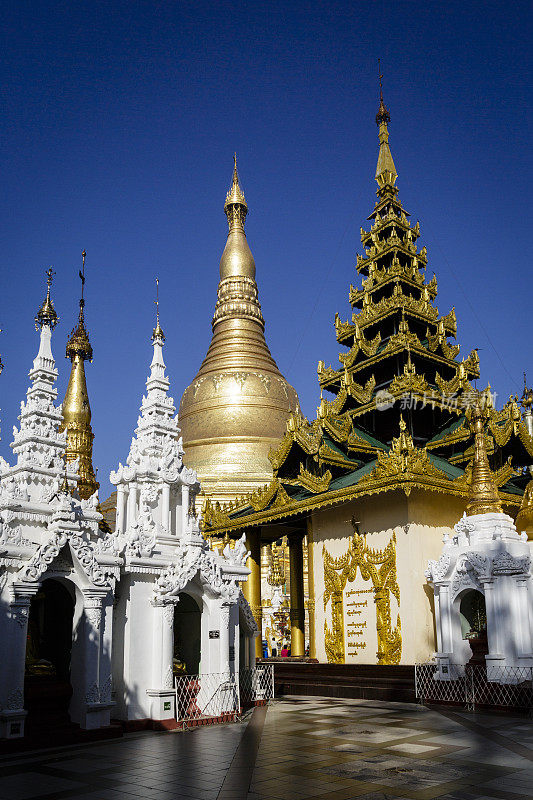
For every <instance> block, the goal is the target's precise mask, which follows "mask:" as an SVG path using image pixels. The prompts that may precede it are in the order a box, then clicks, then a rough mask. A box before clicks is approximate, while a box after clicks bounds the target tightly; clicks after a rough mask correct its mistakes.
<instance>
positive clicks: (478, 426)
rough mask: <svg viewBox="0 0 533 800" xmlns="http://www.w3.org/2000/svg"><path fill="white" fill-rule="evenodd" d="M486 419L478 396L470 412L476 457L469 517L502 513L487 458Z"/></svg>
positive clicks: (473, 460)
mask: <svg viewBox="0 0 533 800" xmlns="http://www.w3.org/2000/svg"><path fill="white" fill-rule="evenodd" d="M485 419H486V410H485V409H484V408H482V406H481V401H480V397H479V394H478V395H477V396H476V398H475V401H474V405H473V406H472V409H471V411H470V425H471V428H472V432H473V434H474V456H473V459H472V475H471V479H470V488H469V492H468V505H467V507H466V513H467V515H468V516H469V517H471V516H474V515H475V514H487V513H493V514H494V513H496V514H498V513H501V511H502V505H501V501H500V497H499V495H498V490H497V488H496V486H495V484H494V479H493V477H492V472H491V469H490V466H489V460H488V458H487V448H486V446H485Z"/></svg>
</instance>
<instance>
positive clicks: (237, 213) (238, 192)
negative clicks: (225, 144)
mask: <svg viewBox="0 0 533 800" xmlns="http://www.w3.org/2000/svg"><path fill="white" fill-rule="evenodd" d="M224 211H225V212H226V217H227V218H228V224H229V229H230V231H231V230H232V229H233V228H234V227H235V226H239V227H242V228H243V229H244V220H245V218H246V214H247V213H248V206H247V205H246V200H245V198H244V192H243V190H242V189H241V187H240V184H239V173H238V172H237V153H234V154H233V177H232V181H231V186H230V188H229V192H228V193H227V195H226V202H225V203H224Z"/></svg>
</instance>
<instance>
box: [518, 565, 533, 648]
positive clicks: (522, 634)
mask: <svg viewBox="0 0 533 800" xmlns="http://www.w3.org/2000/svg"><path fill="white" fill-rule="evenodd" d="M528 583H529V576H526V575H521V576H519V577H517V578H516V611H517V621H516V622H517V625H518V630H519V638H518V646H519V652H518V653H517V655H518V656H519V657H520V656H529V657H531V651H532V644H531V625H530V620H529V597H528Z"/></svg>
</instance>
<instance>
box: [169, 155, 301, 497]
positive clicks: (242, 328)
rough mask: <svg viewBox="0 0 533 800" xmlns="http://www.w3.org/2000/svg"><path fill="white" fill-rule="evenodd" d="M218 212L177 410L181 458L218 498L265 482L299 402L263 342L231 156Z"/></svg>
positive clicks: (242, 203)
mask: <svg viewBox="0 0 533 800" xmlns="http://www.w3.org/2000/svg"><path fill="white" fill-rule="evenodd" d="M224 211H225V213H226V216H227V219H228V224H229V233H228V239H227V242H226V246H225V248H224V252H223V253H222V258H221V259H220V283H219V284H218V298H217V302H216V305H215V313H214V316H213V323H212V326H213V337H212V339H211V344H210V346H209V349H208V351H207V355H206V357H205V358H204V360H203V362H202V364H201V366H200V369H199V371H198V374H197V375H196V377H195V378H194V380H193V381H192V383H191V384H190V386H188V387H187V389H185V392H184V393H183V397H182V399H181V405H180V409H179V413H178V419H179V424H180V428H181V432H182V436H183V444H184V447H185V452H186V454H187V464H188V465H189V466H190V467H193V468H194V469H195V470H196V471H197V473H198V477H199V479H200V481H201V484H202V489H203V491H204V493H205V495H207V496H208V497H210V498H212V499H213V500H219V501H227V500H231V499H233V498H235V497H236V496H237V495H242V494H244V493H246V492H250V491H253V490H255V489H257V488H258V487H259V486H263V485H264V484H265V483H267V482H269V481H270V480H271V478H272V465H271V464H270V461H269V459H268V453H269V450H270V448H271V447H272V446H273V445H277V444H278V440H279V439H280V438H281V437H282V436H283V434H284V433H285V428H286V423H287V420H288V418H289V414H290V413H291V409H292V410H293V411H294V410H295V409H296V408H297V407H298V396H297V394H296V392H295V390H294V389H293V387H292V386H291V385H290V384H289V383H287V381H286V380H285V378H284V377H283V375H282V374H281V372H280V371H279V369H278V367H277V365H276V362H275V361H274V359H273V358H272V356H271V354H270V350H269V349H268V345H267V343H266V341H265V321H264V319H263V315H262V313H261V306H260V304H259V300H258V293H257V284H256V281H255V262H254V257H253V255H252V253H251V251H250V248H249V246H248V242H247V240H246V234H245V231H244V221H245V217H246V214H247V213H248V206H247V204H246V200H245V198H244V193H243V191H242V189H241V187H240V185H239V176H238V173H237V159H236V158H235V159H234V167H233V181H232V184H231V187H230V190H229V192H228V194H227V196H226V202H225V204H224Z"/></svg>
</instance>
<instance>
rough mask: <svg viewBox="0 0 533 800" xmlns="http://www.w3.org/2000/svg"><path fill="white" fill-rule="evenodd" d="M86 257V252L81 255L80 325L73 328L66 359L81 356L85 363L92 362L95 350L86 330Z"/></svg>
mask: <svg viewBox="0 0 533 800" xmlns="http://www.w3.org/2000/svg"><path fill="white" fill-rule="evenodd" d="M86 255H87V253H86V252H85V250H83V251H82V254H81V259H82V261H81V269H80V271H79V276H80V280H81V295H80V312H79V315H78V324H77V326H76V327H75V328H73V330H72V332H71V334H70V338H69V340H68V342H67V350H66V357H67V358H70V359H71V360H72V359H73V358H74V356H76V355H79V356H80V358H81V359H82V360H83V361H92V360H93V349H92V347H91V343H90V341H89V334H88V333H87V329H86V328H85V312H84V308H85V300H84V297H83V294H84V289H85V256H86Z"/></svg>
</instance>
